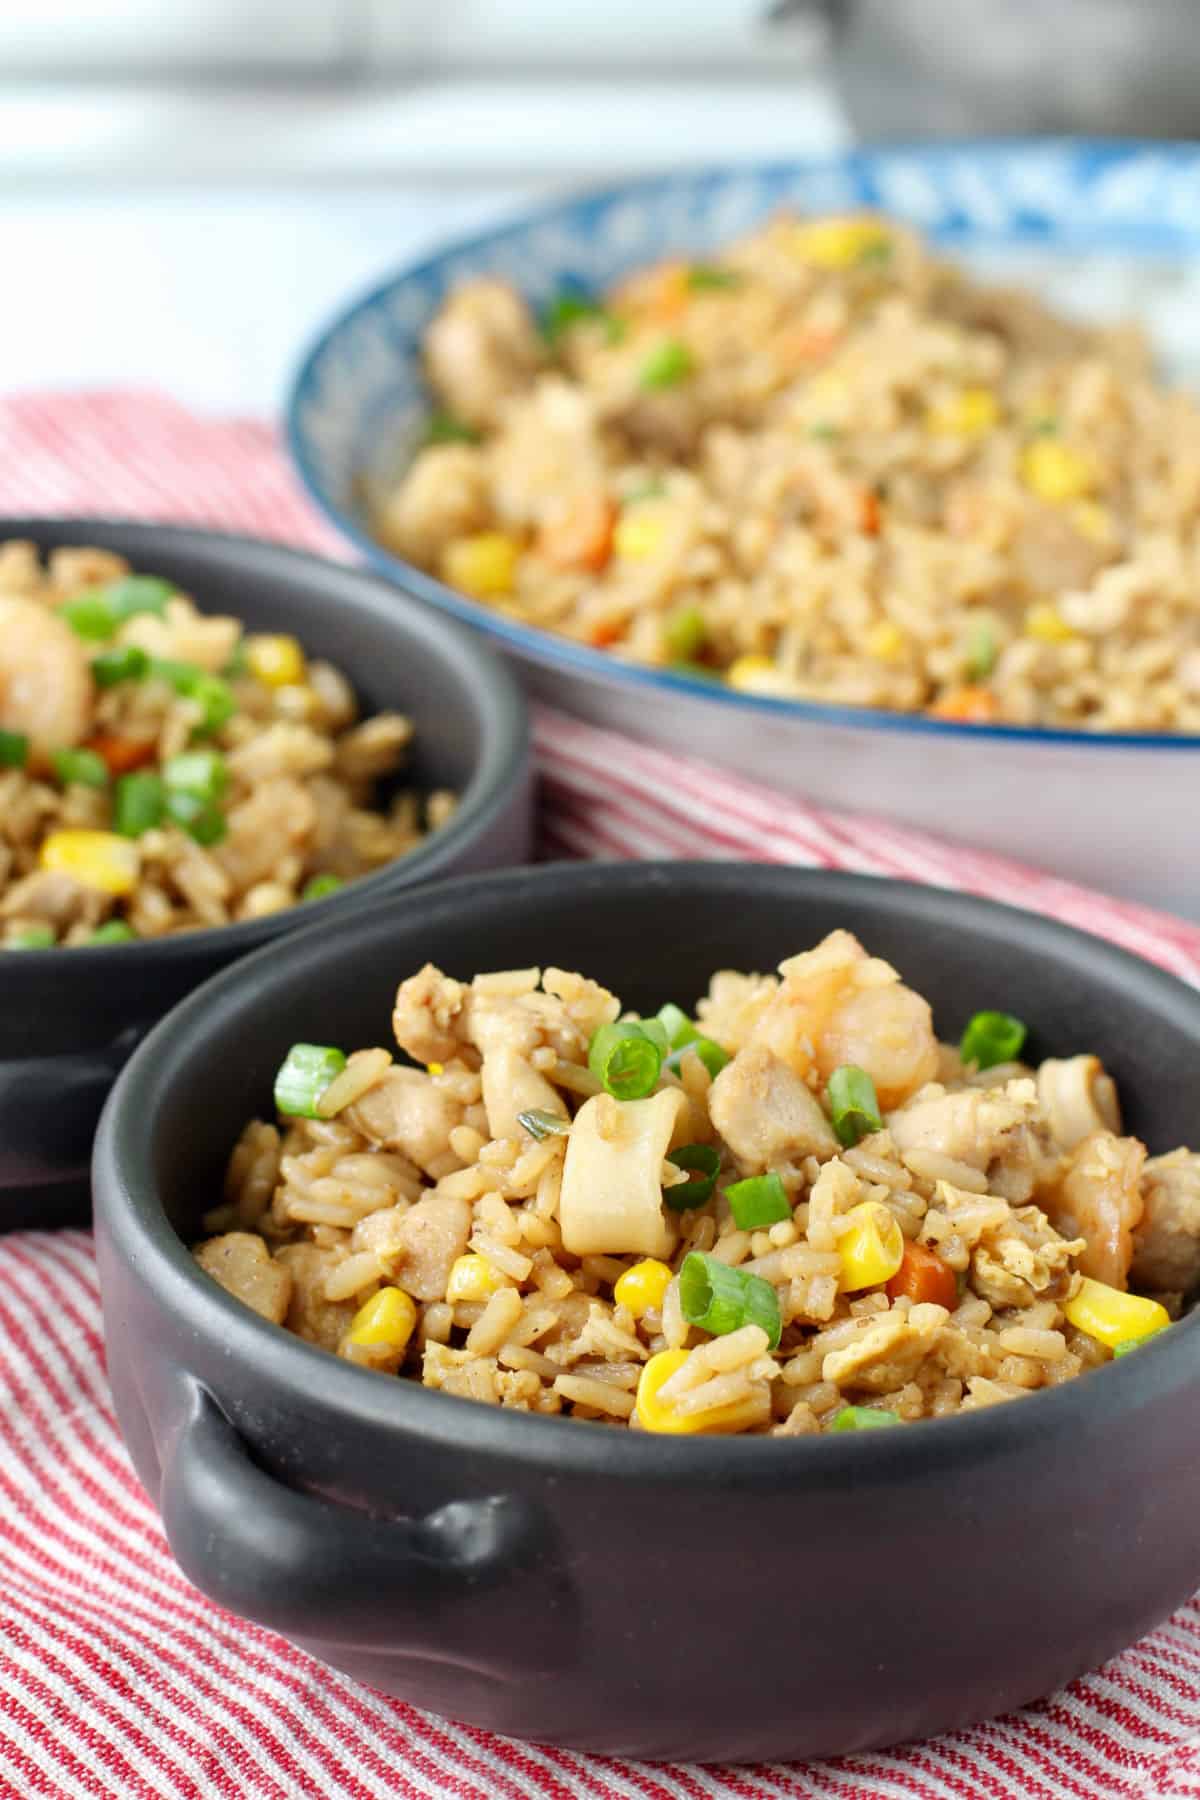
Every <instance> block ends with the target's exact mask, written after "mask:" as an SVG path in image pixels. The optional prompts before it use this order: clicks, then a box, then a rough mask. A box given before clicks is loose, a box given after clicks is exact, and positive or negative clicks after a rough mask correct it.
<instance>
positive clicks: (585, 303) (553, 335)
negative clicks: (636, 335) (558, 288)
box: [542, 288, 625, 345]
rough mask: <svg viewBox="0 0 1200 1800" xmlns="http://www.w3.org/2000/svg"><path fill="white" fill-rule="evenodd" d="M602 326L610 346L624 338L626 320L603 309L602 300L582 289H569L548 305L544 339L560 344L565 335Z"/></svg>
mask: <svg viewBox="0 0 1200 1800" xmlns="http://www.w3.org/2000/svg"><path fill="white" fill-rule="evenodd" d="M585 323H586V324H595V325H603V326H604V328H605V333H606V335H607V337H608V341H609V343H610V344H615V343H617V342H618V341H619V340H620V339H621V338H622V337H624V335H625V321H624V320H623V319H618V318H617V317H616V316H615V315H614V314H613V313H610V312H609V311H608V310H607V309H606V308H605V307H603V306H602V305H601V304H600V302H599V300H595V299H593V298H592V296H591V295H590V294H585V293H584V292H583V291H582V290H581V289H579V288H567V289H564V291H563V292H562V293H561V294H556V295H555V297H554V299H553V300H551V301H550V302H549V304H548V305H547V306H546V309H545V311H544V312H543V313H542V336H543V337H544V338H545V339H546V342H547V343H548V344H552V345H553V344H557V343H558V342H559V340H560V338H561V337H562V336H563V334H564V332H567V331H570V330H571V328H572V326H575V325H583V324H585Z"/></svg>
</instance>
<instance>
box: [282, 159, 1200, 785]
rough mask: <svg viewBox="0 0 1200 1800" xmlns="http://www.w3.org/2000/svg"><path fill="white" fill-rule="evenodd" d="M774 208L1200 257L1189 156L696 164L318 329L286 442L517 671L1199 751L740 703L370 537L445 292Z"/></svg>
mask: <svg viewBox="0 0 1200 1800" xmlns="http://www.w3.org/2000/svg"><path fill="white" fill-rule="evenodd" d="M783 205H788V206H793V207H796V208H798V209H799V210H802V211H806V212H822V211H824V212H833V211H839V210H851V209H854V208H860V207H872V208H877V209H879V210H880V211H883V212H888V213H892V214H894V215H896V216H898V217H900V218H903V219H905V220H906V221H908V222H909V223H911V224H912V225H914V226H916V227H917V228H918V229H919V230H921V231H923V232H925V233H926V234H927V235H929V236H930V237H932V238H934V239H936V240H937V241H938V242H939V243H943V244H957V245H959V246H971V247H976V248H984V247H989V246H1029V247H1041V248H1044V249H1048V250H1052V251H1063V252H1069V253H1071V254H1074V255H1079V254H1086V253H1089V252H1090V253H1100V252H1114V251H1115V252H1120V253H1123V254H1127V255H1133V256H1137V257H1145V258H1146V259H1147V260H1168V259H1171V260H1175V261H1200V145H1193V144H1146V143H1136V142H1135V143H1117V142H1112V143H1102V142H1080V141H1062V142H1059V141H1039V140H1031V141H1028V142H1022V141H1013V142H994V143H991V142H974V143H947V144H936V145H920V146H912V147H906V146H893V147H887V148H880V149H871V150H856V151H850V152H847V153H846V154H845V155H842V156H839V157H836V158H832V159H830V160H827V161H822V162H810V163H794V162H792V163H772V164H767V165H749V166H746V167H737V166H733V167H728V168H721V169H703V170H698V171H694V172H684V173H673V174H669V175H664V176H657V177H651V178H649V179H647V180H644V181H639V182H633V183H626V184H623V185H622V186H620V187H615V188H610V189H606V190H604V191H602V192H597V193H591V194H587V195H584V196H583V197H582V198H577V199H573V200H565V201H561V202H559V203H557V204H554V205H551V206H548V207H546V208H544V209H543V210H541V211H538V212H536V213H533V214H530V215H527V216H525V217H523V218H521V219H519V220H516V221H514V222H512V223H510V224H507V225H501V226H499V227H496V228H494V229H492V230H490V231H488V232H485V233H483V234H482V235H480V236H477V237H473V238H469V239H466V240H463V241H461V242H458V243H455V244H452V245H450V246H449V247H448V248H446V249H445V250H443V251H440V252H439V253H438V254H437V255H435V256H432V257H430V258H428V259H427V260H425V261H423V262H419V263H416V264H414V265H413V266H412V267H411V268H408V269H404V270H401V271H400V272H399V273H396V274H393V275H391V276H389V277H388V279H387V280H386V281H384V282H383V283H381V284H380V285H379V286H377V287H375V288H373V289H371V291H370V292H369V293H367V294H365V295H363V296H362V297H361V298H360V299H358V300H356V301H354V302H352V303H351V305H350V306H349V307H348V308H347V309H346V310H345V311H344V312H342V313H341V314H340V315H339V316H338V317H337V318H336V319H334V320H333V322H332V323H331V324H330V325H328V326H327V327H326V328H325V329H324V330H323V331H322V332H321V334H320V335H319V336H318V338H317V339H316V340H315V342H314V343H313V344H312V346H311V347H310V349H309V350H308V352H307V354H306V355H305V357H304V359H303V361H302V363H301V365H300V369H299V372H298V374H297V376H296V378H295V381H294V384H293V386H292V390H291V394H290V396H289V399H288V405H287V438H288V446H289V449H290V451H291V455H292V457H293V460H294V462H295V464H296V467H297V469H298V471H299V474H300V477H301V480H302V482H303V484H304V486H305V488H306V489H307V491H308V493H309V495H310V497H311V498H312V499H313V501H314V502H315V503H316V505H317V507H318V508H319V509H320V511H321V512H322V513H323V514H324V515H325V516H326V517H327V518H328V519H329V520H330V521H331V522H332V523H333V524H334V525H336V526H337V528H338V530H339V531H340V532H341V533H342V534H343V535H344V536H345V537H346V538H348V539H349V541H350V542H351V543H352V544H354V545H355V547H356V548H357V549H358V550H359V551H361V552H362V554H363V556H364V557H365V558H366V559H367V560H368V561H369V562H371V563H372V564H374V565H375V566H376V567H377V568H378V569H380V570H381V571H382V572H383V573H384V574H386V575H388V576H389V577H390V578H391V579H392V580H393V581H395V582H396V583H397V584H398V585H399V586H401V587H403V588H405V589H406V590H407V591H408V592H409V593H412V594H414V595H416V596H417V597H418V598H419V599H421V600H424V601H426V602H428V603H429V604H430V605H433V606H436V607H437V608H439V609H440V610H441V611H443V612H448V613H451V614H453V616H454V617H455V618H458V619H461V620H462V621H463V622H464V623H465V624H467V625H469V626H471V627H472V628H473V629H474V630H476V631H482V632H485V633H486V634H487V635H488V636H490V637H492V638H494V639H495V640H496V641H497V643H498V644H499V645H500V646H501V647H503V648H504V649H506V650H508V651H509V652H510V653H513V654H516V655H518V656H520V657H522V658H524V659H527V660H532V661H534V662H537V663H540V664H542V665H543V666H545V667H547V668H549V669H555V668H557V669H560V670H562V671H563V672H564V673H575V674H578V675H582V676H588V677H591V678H593V679H595V678H597V677H600V678H603V679H604V680H607V681H613V680H618V681H620V682H621V683H622V684H625V685H628V686H630V687H632V688H634V689H640V690H642V691H643V692H644V693H645V696H646V700H647V703H648V704H652V703H653V699H654V696H655V695H656V694H679V695H687V696H689V697H691V698H693V699H698V698H704V699H706V700H708V701H709V702H710V703H711V704H713V705H719V706H732V707H737V708H740V709H741V710H742V711H744V712H746V713H747V714H748V715H751V716H753V715H754V714H756V713H758V714H762V713H766V714H775V715H784V716H788V717H792V718H795V719H797V720H801V719H803V720H808V721H810V722H813V723H823V724H826V725H843V726H854V727H857V728H860V729H868V730H874V731H902V732H925V733H932V734H934V735H937V736H950V737H962V736H967V735H970V736H971V737H972V738H980V737H983V738H989V737H990V738H999V739H1003V740H1005V741H1007V742H1014V741H1015V742H1028V743H1037V744H1069V745H1075V746H1080V745H1086V746H1088V747H1089V748H1091V749H1095V750H1101V749H1140V750H1153V749H1170V750H1183V749H1200V735H1197V736H1182V735H1180V736H1169V735H1164V734H1149V733H1106V734H1104V735H1100V734H1098V733H1093V732H1083V731H1060V730H1051V729H1043V728H1035V729H1030V728H1027V727H1022V726H1013V725H960V724H955V723H953V722H951V721H947V720H938V719H928V718H925V717H922V716H919V715H913V714H906V713H888V712H883V711H879V710H876V709H873V708H866V707H850V706H831V705H825V704H822V703H820V702H816V701H803V700H780V699H772V698H769V697H767V696H764V695H756V694H743V693H738V692H736V691H734V690H733V689H730V688H727V687H723V686H720V685H718V684H717V683H715V682H714V683H708V682H705V681H702V680H695V679H692V678H691V677H688V676H681V675H675V674H672V673H670V672H668V671H664V670H659V669H650V668H645V667H642V666H640V665H638V664H634V663H626V662H619V661H617V660H616V659H614V658H613V657H611V656H609V655H607V654H606V653H605V652H603V651H600V650H593V649H590V648H588V647H586V646H584V645H581V644H577V643H575V642H573V641H572V640H570V639H566V638H559V637H555V636H554V635H552V634H551V633H549V632H544V631H538V630H535V629H533V628H531V627H529V626H526V625H522V624H519V623H517V622H515V621H514V620H511V619H507V618H505V617H504V616H503V615H502V614H499V613H496V612H493V611H492V610H491V609H489V608H487V607H484V606H480V605H477V604H476V603H475V602H473V601H471V600H467V599H465V598H464V597H463V596H462V595H460V594H457V593H455V592H454V590H453V589H452V588H448V587H446V586H445V585H444V583H442V582H440V581H438V580H436V579H435V578H434V577H433V576H431V575H428V574H426V573H425V571H424V570H422V569H417V568H414V567H413V565H412V564H411V563H408V562H405V561H404V560H403V559H402V558H400V557H398V556H394V555H392V554H391V553H390V552H389V551H387V550H385V549H384V548H383V547H382V546H381V545H380V544H378V543H376V542H375V540H374V539H373V538H372V537H371V535H370V534H369V532H368V531H367V529H366V524H365V519H364V515H363V511H362V509H361V506H360V505H359V504H357V503H356V500H355V495H356V492H357V491H358V490H359V488H360V483H361V482H362V479H363V476H364V473H365V471H367V470H368V469H369V468H370V467H371V466H372V464H373V463H375V464H377V463H378V459H379V455H380V446H381V445H382V444H388V443H390V444H392V445H395V444H396V443H397V442H404V441H405V440H406V439H407V441H409V442H411V441H412V438H413V436H414V434H415V432H416V430H417V429H418V427H419V422H420V419H421V417H422V416H423V414H424V413H425V412H426V411H427V410H428V397H427V394H426V392H425V389H424V385H423V381H422V376H421V363H420V340H421V336H422V334H423V332H424V330H425V327H426V325H427V324H428V322H429V320H430V319H431V317H432V316H433V314H434V313H435V312H436V310H437V308H438V306H439V305H440V303H441V301H442V299H443V298H444V296H445V294H446V293H447V292H448V291H449V289H450V288H451V287H453V286H454V285H455V284H456V283H458V282H460V281H462V280H464V279H466V278H467V277H469V276H475V275H482V274H492V275H501V276H504V277H506V278H507V279H509V280H511V281H512V282H513V283H514V284H515V285H516V286H518V287H519V288H520V289H521V291H522V292H523V293H524V294H526V295H527V296H528V297H529V298H530V299H531V300H532V301H534V302H535V303H537V302H540V301H544V300H546V299H548V298H549V297H550V296H551V295H552V294H553V293H555V292H557V291H558V290H559V289H561V288H562V287H563V286H564V285H571V284H576V285H579V286H581V287H584V288H597V287H601V286H606V285H607V284H608V283H610V282H611V281H614V280H615V279H617V278H618V277H619V276H620V275H621V274H622V273H624V272H625V271H626V270H628V269H630V268H634V267H636V266H637V265H639V264H641V263H645V262H648V261H653V260H655V259H657V258H659V257H661V256H663V255H664V254H666V253H668V252H669V251H674V250H701V249H705V248H711V247H712V246H714V245H717V244H720V243H721V242H723V241H725V240H726V239H728V238H730V237H734V236H736V235H737V234H739V233H741V232H743V231H746V230H748V229H750V228H751V227H752V226H753V225H754V224H755V223H756V222H757V221H758V220H760V219H761V218H762V217H764V216H765V215H766V214H768V213H770V212H771V211H772V210H773V209H775V208H778V207H780V206H783Z"/></svg>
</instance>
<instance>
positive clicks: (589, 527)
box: [537, 488, 617, 569]
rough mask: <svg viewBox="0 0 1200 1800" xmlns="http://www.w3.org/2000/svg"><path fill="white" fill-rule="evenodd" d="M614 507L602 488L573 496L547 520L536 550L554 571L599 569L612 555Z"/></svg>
mask: <svg viewBox="0 0 1200 1800" xmlns="http://www.w3.org/2000/svg"><path fill="white" fill-rule="evenodd" d="M616 519H617V508H616V505H615V504H614V502H613V501H612V500H610V499H609V497H608V495H607V494H606V493H604V492H603V490H602V489H599V488H592V489H588V490H587V491H586V492H584V493H579V494H575V495H573V496H572V497H571V499H570V500H569V501H568V502H567V503H566V504H565V506H564V507H563V508H562V509H561V511H559V512H558V513H556V514H555V515H554V517H553V518H550V519H547V521H546V523H545V524H544V525H543V526H542V529H541V531H540V533H539V534H538V542H537V547H538V550H539V551H540V552H541V554H542V555H543V556H544V557H545V559H546V561H547V562H549V563H553V564H554V566H555V568H556V569H602V568H603V567H604V565H605V563H606V562H607V561H608V559H609V557H610V556H611V555H612V547H613V526H614V525H615V524H616Z"/></svg>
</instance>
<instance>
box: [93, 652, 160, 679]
mask: <svg viewBox="0 0 1200 1800" xmlns="http://www.w3.org/2000/svg"><path fill="white" fill-rule="evenodd" d="M149 668H150V658H149V657H148V656H147V655H146V652H145V651H144V650H142V649H139V647H138V645H137V644H122V645H120V646H119V648H117V649H116V650H102V651H101V652H100V654H99V656H93V658H92V679H93V681H94V682H95V683H96V685H97V686H98V687H103V688H109V687H116V685H117V683H118V681H140V680H141V679H142V677H143V675H145V674H146V673H147V671H148V670H149Z"/></svg>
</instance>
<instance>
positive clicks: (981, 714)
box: [929, 686, 1000, 725]
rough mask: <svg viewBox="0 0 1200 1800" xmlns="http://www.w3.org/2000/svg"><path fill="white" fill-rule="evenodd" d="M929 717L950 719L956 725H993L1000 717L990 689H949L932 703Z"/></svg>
mask: <svg viewBox="0 0 1200 1800" xmlns="http://www.w3.org/2000/svg"><path fill="white" fill-rule="evenodd" d="M929 717H930V718H931V719H950V720H952V721H954V723H956V724H958V725H994V724H995V723H996V721H997V720H998V719H999V717H1000V702H999V701H998V700H997V699H996V696H995V694H993V693H992V691H991V689H990V688H985V687H973V686H963V687H956V688H950V689H949V690H948V691H947V692H946V693H944V694H943V695H942V697H941V699H940V700H935V701H934V703H933V705H932V706H931V707H930V708H929Z"/></svg>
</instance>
